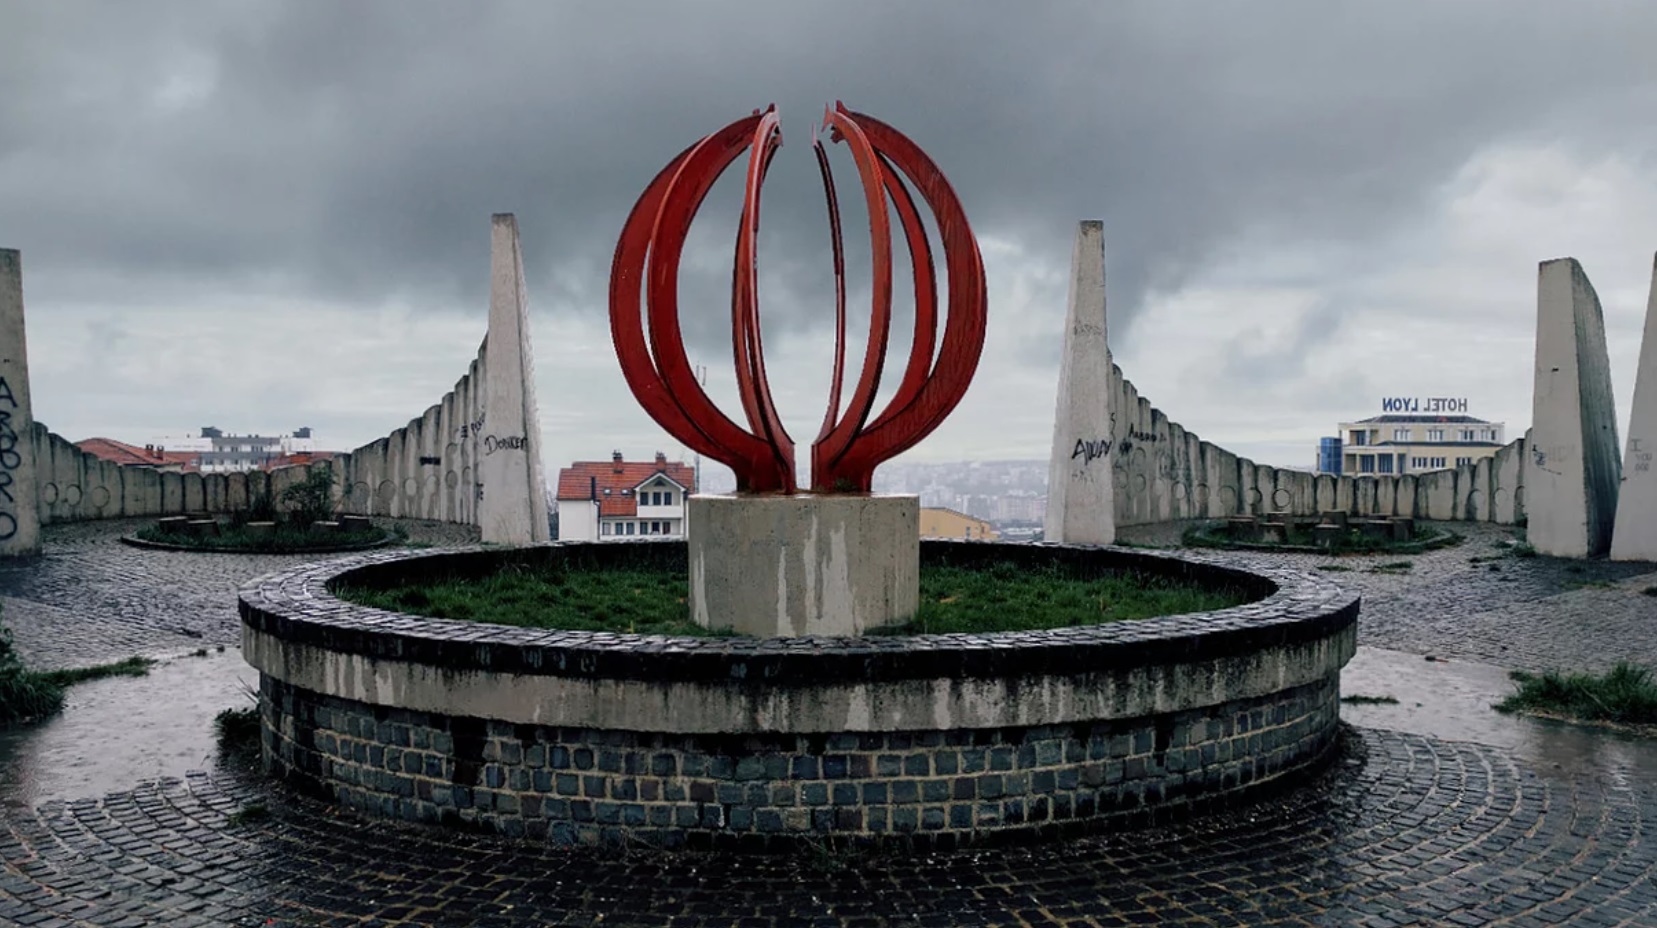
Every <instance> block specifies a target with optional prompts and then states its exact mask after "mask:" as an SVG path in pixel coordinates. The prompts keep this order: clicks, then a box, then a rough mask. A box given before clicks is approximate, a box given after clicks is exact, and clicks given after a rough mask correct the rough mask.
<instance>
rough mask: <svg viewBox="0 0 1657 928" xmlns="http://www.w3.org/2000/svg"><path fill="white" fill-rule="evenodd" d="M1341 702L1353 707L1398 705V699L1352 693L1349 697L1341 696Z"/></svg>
mask: <svg viewBox="0 0 1657 928" xmlns="http://www.w3.org/2000/svg"><path fill="white" fill-rule="evenodd" d="M1341 702H1344V703H1347V704H1349V705H1354V706H1396V705H1398V697H1396V696H1363V695H1360V694H1358V693H1353V694H1352V695H1351V696H1342V697H1341Z"/></svg>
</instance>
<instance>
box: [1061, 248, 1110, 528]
mask: <svg viewBox="0 0 1657 928" xmlns="http://www.w3.org/2000/svg"><path fill="white" fill-rule="evenodd" d="M1104 234H1105V233H1104V223H1102V222H1100V221H1098V220H1096V219H1090V220H1087V221H1085V222H1082V223H1080V225H1079V226H1078V227H1077V229H1076V248H1075V251H1074V253H1073V254H1072V255H1071V266H1070V311H1069V315H1068V318H1067V319H1066V321H1065V330H1064V358H1063V360H1062V361H1061V362H1060V365H1059V396H1058V404H1057V408H1056V410H1055V412H1054V414H1053V453H1052V458H1051V460H1050V462H1049V464H1048V477H1047V518H1046V540H1048V541H1060V542H1065V543H1068V544H1095V545H1108V544H1112V543H1113V542H1115V541H1116V487H1115V485H1114V483H1113V479H1112V473H1113V471H1114V467H1113V458H1112V456H1111V450H1112V447H1113V446H1114V444H1115V442H1116V416H1115V411H1114V410H1113V409H1111V403H1112V396H1111V378H1110V364H1111V362H1110V343H1109V341H1108V340H1107V338H1106V326H1105V250H1104Z"/></svg>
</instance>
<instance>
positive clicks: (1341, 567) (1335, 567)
mask: <svg viewBox="0 0 1657 928" xmlns="http://www.w3.org/2000/svg"><path fill="white" fill-rule="evenodd" d="M1318 570H1324V571H1328V572H1329V573H1332V574H1344V573H1351V572H1352V568H1350V567H1348V566H1346V565H1345V564H1319V565H1318Z"/></svg>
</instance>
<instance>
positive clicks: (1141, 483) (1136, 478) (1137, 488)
mask: <svg viewBox="0 0 1657 928" xmlns="http://www.w3.org/2000/svg"><path fill="white" fill-rule="evenodd" d="M1133 491H1134V492H1135V493H1143V492H1145V475H1144V474H1134V475H1133Z"/></svg>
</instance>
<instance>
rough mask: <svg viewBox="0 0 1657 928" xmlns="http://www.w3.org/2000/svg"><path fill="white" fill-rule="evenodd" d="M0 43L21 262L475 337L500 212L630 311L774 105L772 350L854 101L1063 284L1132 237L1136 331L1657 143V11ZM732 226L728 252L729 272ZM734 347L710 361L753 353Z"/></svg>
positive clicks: (82, 19)
mask: <svg viewBox="0 0 1657 928" xmlns="http://www.w3.org/2000/svg"><path fill="white" fill-rule="evenodd" d="M0 22H4V23H5V24H6V28H5V30H4V31H3V32H0V87H3V88H4V93H3V94H0V240H3V241H4V242H5V243H6V244H8V245H11V246H16V247H22V248H24V249H25V251H26V252H27V253H28V254H29V258H30V262H31V271H32V272H33V273H35V274H37V275H39V277H38V278H37V279H38V280H39V281H41V282H42V283H41V286H44V287H47V288H48V289H49V291H50V293H51V294H54V295H59V296H64V297H70V296H90V297H95V298H98V299H101V300H103V301H113V302H119V301H120V299H121V298H122V294H123V293H126V292H130V291H131V290H132V289H134V288H141V287H147V288H156V289H164V290H165V289H174V288H176V289H178V290H179V291H181V292H191V293H206V294H211V293H212V292H214V291H215V290H223V289H231V288H238V287H242V286H249V285H252V284H253V283H255V282H256V283H258V284H259V285H261V286H276V287H279V288H281V289H283V290H285V291H287V292H290V293H293V294H296V295H300V296H306V297H313V298H317V299H328V300H338V301H345V302H352V301H360V302H364V303H369V302H378V301H381V300H383V299H385V298H387V297H399V298H403V299H407V300H410V301H412V302H414V303H415V304H416V305H419V306H430V307H438V308H441V307H448V306H462V305H463V306H468V307H471V306H475V305H477V304H478V303H479V302H480V293H481V291H482V289H483V287H484V286H485V284H484V280H485V267H486V260H487V258H486V253H487V229H488V226H487V222H488V214H489V213H491V212H494V211H513V212H516V213H517V214H518V215H519V219H520V224H521V226H522V228H523V230H524V235H525V248H526V259H527V261H528V263H529V265H530V268H531V287H532V290H533V291H534V292H535V294H536V298H537V300H538V302H540V301H544V300H546V299H548V298H560V299H561V300H563V301H566V302H573V303H576V304H578V305H580V306H582V307H583V308H588V309H590V310H592V311H597V310H598V309H600V308H601V306H602V300H603V294H604V287H605V275H606V273H607V270H608V261H609V255H610V252H611V250H612V248H613V246H614V240H615V235H616V233H617V231H618V230H619V227H620V224H621V221H622V219H623V217H624V216H625V213H626V211H627V209H628V208H629V207H630V206H631V205H632V202H633V199H634V197H635V196H636V195H637V194H638V192H639V190H640V189H641V188H642V187H643V185H644V183H645V182H646V181H647V180H648V179H649V178H650V177H651V176H652V174H653V173H654V172H655V171H656V170H658V169H659V168H660V166H661V165H662V164H663V163H664V162H665V161H666V160H667V159H668V158H669V157H670V156H671V155H673V154H674V153H675V152H677V151H678V150H679V149H680V148H681V147H683V146H684V145H685V144H687V143H688V142H689V141H691V140H693V139H694V138H696V137H697V136H699V135H701V134H703V133H705V132H708V131H711V130H712V129H714V128H716V127H718V126H719V125H722V124H723V123H724V122H726V121H729V120H730V119H732V118H735V117H737V116H740V115H742V114H744V113H746V112H747V111H748V110H749V109H750V108H752V107H754V106H760V105H763V104H765V103H767V102H772V101H775V102H777V103H778V104H779V105H780V106H781V107H782V109H783V119H784V132H785V138H786V139H787V140H788V145H787V147H785V149H784V152H783V157H782V158H780V159H779V162H778V166H777V169H776V171H775V173H774V177H775V180H774V181H773V182H772V183H771V184H769V185H768V186H767V194H766V195H767V204H768V208H767V211H766V213H765V236H766V245H765V248H766V254H765V260H766V262H767V263H766V268H767V273H768V275H769V276H768V278H767V288H768V289H767V294H768V296H769V297H770V298H771V299H770V302H769V303H768V304H767V305H768V316H767V319H768V320H769V321H770V325H771V326H773V327H777V328H787V327H788V326H790V325H797V322H796V321H792V320H797V319H798V317H799V316H801V315H802V314H804V313H806V312H808V311H818V309H819V308H820V305H821V303H822V301H823V299H824V294H825V292H826V287H827V285H828V277H827V270H826V268H827V235H826V232H825V231H824V226H823V220H822V207H821V201H820V193H819V192H818V191H817V188H816V186H815V180H814V178H813V176H812V175H813V171H814V169H813V168H812V164H811V158H810V155H809V152H808V151H807V148H808V147H809V142H808V140H809V132H810V130H811V128H812V127H813V126H814V125H815V123H816V121H817V120H818V118H819V116H820V107H821V105H822V104H823V103H824V102H825V101H829V100H833V99H835V98H837V97H838V98H843V99H845V100H847V101H848V103H849V104H851V105H853V106H854V107H856V108H860V109H864V110H866V111H868V112H871V113H874V114H877V115H879V116H881V117H882V118H883V119H886V120H888V121H890V122H892V123H893V124H895V125H897V126H899V127H900V128H902V129H903V130H904V131H905V132H907V133H908V134H910V135H911V136H912V137H913V138H915V139H916V140H917V141H919V142H920V144H921V145H922V146H923V147H925V148H926V149H927V150H928V151H929V152H930V153H931V154H932V155H933V156H934V157H935V158H936V159H937V160H938V161H939V163H940V164H941V166H942V167H943V169H944V170H945V172H946V173H947V174H948V176H949V177H950V178H951V180H952V181H953V182H954V184H955V186H956V188H957V190H958V191H959V192H960V194H961V196H962V198H963V200H964V202H965V205H966V207H967V209H968V213H969V215H970V216H971V218H972V220H973V223H974V225H975V228H976V229H977V230H978V232H979V234H980V235H981V236H992V235H993V236H997V237H1000V238H1005V239H1008V240H1012V241H1016V242H1018V243H1020V245H1021V246H1022V248H1023V253H1024V254H1026V255H1035V256H1051V257H1050V258H1047V259H1044V260H1051V261H1052V262H1054V263H1059V262H1064V261H1067V259H1068V256H1069V236H1070V235H1071V232H1072V230H1073V227H1074V225H1073V224H1074V222H1075V221H1076V220H1077V219H1080V218H1087V217H1098V218H1103V219H1104V220H1105V223H1106V236H1107V238H1106V241H1107V246H1108V249H1109V254H1110V269H1111V299H1112V313H1113V317H1114V318H1115V320H1116V325H1117V331H1118V332H1121V331H1123V326H1122V323H1124V322H1127V321H1129V320H1131V319H1132V318H1133V316H1134V315H1135V314H1136V313H1137V311H1138V310H1139V308H1140V306H1141V305H1142V301H1143V299H1144V296H1145V294H1146V292H1147V291H1148V290H1150V289H1154V288H1170V289H1171V288H1174V287H1177V286H1178V284H1179V283H1180V282H1181V281H1182V280H1183V279H1185V277H1186V275H1187V274H1188V273H1189V272H1191V271H1192V269H1194V268H1196V267H1198V266H1199V265H1201V264H1202V263H1203V262H1204V261H1205V260H1206V259H1208V258H1210V257H1211V256H1212V255H1213V254H1214V252H1215V250H1216V249H1217V248H1220V247H1223V246H1224V244H1225V243H1226V242H1227V241H1229V240H1231V239H1232V238H1233V237H1235V236H1238V235H1240V234H1243V233H1245V232H1247V233H1250V234H1263V235H1267V236H1284V237H1290V236H1293V237H1299V238H1303V239H1313V240H1315V239H1316V238H1318V237H1320V236H1335V237H1341V238H1362V237H1364V236H1366V235H1372V234H1376V233H1377V232H1378V230H1381V229H1384V228H1385V227H1387V226H1389V225H1390V224H1392V223H1395V222H1398V221H1400V220H1401V219H1405V218H1407V217H1410V216H1411V215H1413V214H1414V213H1415V212H1416V211H1418V210H1419V209H1421V208H1422V206H1423V204H1424V202H1425V200H1426V199H1427V198H1428V197H1429V196H1430V195H1431V194H1432V192H1433V190H1434V188H1435V187H1436V185H1437V184H1439V183H1440V182H1442V181H1443V180H1444V179H1446V178H1447V177H1448V176H1449V175H1450V174H1451V173H1452V172H1453V171H1455V170H1456V169H1457V168H1458V167H1459V166H1460V165H1461V164H1463V163H1464V161H1465V160H1466V158H1467V157H1468V156H1469V155H1470V153H1472V152H1473V151H1474V150H1476V149H1477V148H1479V147H1481V146H1484V145H1487V144H1490V143H1492V142H1493V141H1497V140H1500V139H1501V138H1503V137H1504V136H1507V135H1512V134H1518V133H1527V134H1531V135H1535V134H1537V133H1542V134H1544V135H1545V134H1547V133H1550V132H1564V131H1567V130H1568V129H1570V128H1571V127H1572V126H1573V125H1574V123H1573V119H1572V116H1573V113H1574V112H1576V111H1578V109H1579V108H1580V107H1584V106H1589V105H1595V106H1600V105H1606V102H1607V101H1614V102H1615V103H1616V104H1617V105H1619V106H1623V107H1626V108H1627V112H1626V115H1625V118H1626V120H1627V121H1629V122H1630V123H1638V121H1639V120H1640V119H1642V118H1643V114H1646V113H1650V112H1654V111H1657V94H1654V91H1653V86H1652V81H1651V68H1650V65H1649V41H1648V40H1649V37H1650V36H1651V35H1652V34H1653V28H1652V27H1653V26H1654V25H1657V8H1652V7H1651V6H1650V5H1649V4H1642V3H1632V2H1631V3H1625V4H1610V3H1607V4H1589V5H1587V7H1586V8H1583V9H1576V10H1575V12H1573V13H1572V14H1571V15H1563V14H1561V12H1560V11H1559V10H1558V8H1557V6H1556V5H1554V4H1546V3H1540V2H1537V3H1513V2H1501V3H1493V2H1492V3H1459V4H1437V3H1433V4H1429V3H1406V4H1373V3H1372V4H1342V3H1328V2H1323V0H1319V2H1296V3H1273V4H1268V5H1261V4H1246V5H1245V4H1209V5H1203V6H1201V7H1198V6H1194V5H1188V4H1161V3H1157V4H1152V3H1142V4H1115V3H1112V4H1101V3H1091V2H1089V3H1027V4H1026V3H1018V4H1013V3H993V4H992V3H962V2H937V3H917V2H909V3H874V2H851V3H847V2H838V3H831V4H813V5H810V6H804V5H801V4H792V3H788V4H782V3H748V4H736V3H723V4H719V3H695V4H688V3H687V4H666V3H661V4H654V3H652V4H645V3H589V4H581V5H572V4H553V3H541V2H525V3H482V4H472V3H466V4H462V3H412V2H404V0H398V2H390V0H384V2H354V3H322V2H313V3H281V4H279V3H274V2H272V3H252V2H243V3H206V2H203V3H189V4H125V3H123V4H111V3H105V4H82V3H73V2H67V3H66V2H54V3H51V4H40V3H26V2H22V0H17V2H7V3H6V4H5V10H4V13H3V15H0ZM1642 37H1644V38H1643V39H1642ZM1612 86H1615V87H1618V88H1619V90H1618V93H1617V95H1615V96H1607V95H1606V93H1605V92H1604V89H1605V88H1607V87H1612ZM1593 124H1594V125H1603V124H1604V121H1603V120H1601V121H1598V122H1595V123H1593ZM1630 131H1640V130H1630ZM1576 141H1578V142H1584V143H1585V144H1590V145H1591V144H1595V142H1594V140H1592V139H1589V140H1582V139H1578V140H1576ZM1617 143H1618V140H1616V139H1612V140H1609V141H1608V142H1606V144H1617ZM840 169H841V171H842V174H841V177H842V184H843V185H844V184H845V183H846V182H847V181H849V180H850V179H851V174H850V171H849V167H848V166H847V165H845V163H844V162H843V161H842V163H841V165H840ZM727 189H728V188H727ZM842 196H843V198H844V199H853V197H848V196H846V192H845V191H843V194H842ZM720 202H722V203H724V204H725V205H726V207H728V206H729V197H726V198H725V200H722V201H720ZM728 212H729V210H728V209H727V214H728ZM727 218H728V217H727V215H726V214H717V215H716V216H715V218H714V219H713V220H711V221H712V222H714V223H724V225H722V226H717V227H716V228H714V229H713V231H712V232H710V233H709V234H708V236H707V238H706V241H707V242H708V243H710V244H709V245H708V247H709V248H710V249H712V250H713V253H714V254H715V256H716V257H721V256H720V255H718V250H720V249H728V244H725V242H726V239H725V238H724V236H725V235H727V230H728V228H729V223H728V221H726V219H727ZM727 260H728V259H727ZM728 273H729V271H728V264H726V265H724V266H721V264H720V262H719V261H718V260H710V261H709V262H708V263H707V265H706V266H705V267H699V268H695V269H689V270H687V274H686V280H685V284H684V286H685V288H686V293H687V295H688V297H689V298H690V299H691V300H692V301H699V302H714V303H716V304H717V303H719V302H721V301H723V300H724V299H726V296H725V293H726V286H727V284H728ZM706 318H707V319H709V320H710V321H709V322H708V323H707V324H706V325H702V326H693V334H694V335H695V336H696V337H698V338H699V340H717V339H719V338H721V337H722V336H720V335H719V333H720V332H721V331H723V329H722V327H721V326H720V325H719V324H718V322H717V314H710V315H709V316H707V317H706ZM1036 344H1037V347H1036V353H1038V354H1043V355H1046V354H1048V353H1050V350H1051V346H1050V345H1049V344H1048V342H1047V341H1046V340H1039V341H1038V342H1037V343H1036Z"/></svg>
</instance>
